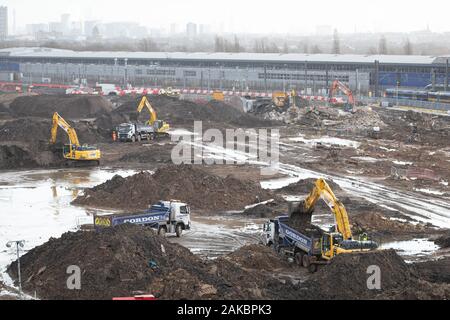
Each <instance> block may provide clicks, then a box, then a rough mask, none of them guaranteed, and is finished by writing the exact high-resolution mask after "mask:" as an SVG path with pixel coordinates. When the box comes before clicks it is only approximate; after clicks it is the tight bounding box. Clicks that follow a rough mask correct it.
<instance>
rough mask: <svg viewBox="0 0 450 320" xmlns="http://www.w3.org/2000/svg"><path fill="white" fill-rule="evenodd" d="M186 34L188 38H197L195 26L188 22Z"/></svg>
mask: <svg viewBox="0 0 450 320" xmlns="http://www.w3.org/2000/svg"><path fill="white" fill-rule="evenodd" d="M186 34H187V36H188V37H189V38H195V37H196V36H197V24H195V23H192V22H189V23H188V24H187V25H186Z"/></svg>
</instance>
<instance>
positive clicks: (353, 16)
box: [0, 0, 450, 33]
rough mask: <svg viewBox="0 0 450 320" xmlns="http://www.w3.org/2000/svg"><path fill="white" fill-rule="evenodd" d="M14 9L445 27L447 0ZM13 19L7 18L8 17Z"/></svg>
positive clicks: (21, 8)
mask: <svg viewBox="0 0 450 320" xmlns="http://www.w3.org/2000/svg"><path fill="white" fill-rule="evenodd" d="M0 4H2V5H7V6H8V7H10V15H11V18H12V12H13V9H15V12H16V24H17V26H20V25H24V24H27V23H40V22H49V21H58V20H59V19H60V15H61V14H62V13H70V14H71V17H72V20H80V19H81V20H86V19H99V20H102V21H103V22H108V21H136V22H139V23H141V24H143V25H146V26H149V27H156V28H158V27H167V26H169V25H170V24H171V23H179V24H181V25H184V24H185V23H187V22H189V21H192V22H196V23H205V24H213V25H220V24H224V25H225V27H226V29H227V30H229V31H232V32H239V31H242V32H283V33H284V32H289V33H310V32H315V30H316V26H317V25H331V26H333V27H335V28H337V29H338V30H339V31H340V32H342V33H344V32H353V31H355V29H356V30H357V31H371V32H374V31H376V32H389V31H413V30H420V29H425V28H426V27H427V25H429V26H430V28H431V29H432V30H433V31H437V32H442V31H450V22H449V19H448V12H449V9H450V1H446V0H427V1H423V0H376V1H373V0H371V1H368V0H311V1H308V2H306V1H300V0H277V1H273V0H259V1H257V0H250V1H249V0H247V1H245V0H224V1H217V0H209V1H208V0H189V1H187V0H166V1H148V0H127V1H122V0H121V1H116V0H76V1H61V0H39V1H31V0H3V1H0ZM11 20H12V19H11Z"/></svg>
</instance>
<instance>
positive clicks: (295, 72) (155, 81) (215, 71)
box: [0, 48, 450, 96]
mask: <svg viewBox="0 0 450 320" xmlns="http://www.w3.org/2000/svg"><path fill="white" fill-rule="evenodd" d="M449 59H450V56H447V57H445V56H442V57H434V56H401V55H334V54H269V53H162V52H76V51H70V50H59V49H48V48H9V49H2V50H0V80H2V81H7V80H11V81H21V82H23V83H58V84H69V85H72V84H82V83H84V84H90V85H92V84H95V83H114V84H117V85H121V86H125V85H127V84H130V85H132V86H135V87H138V86H147V87H149V86H150V87H152V86H154V87H169V86H171V87H178V88H202V89H210V90H212V89H222V90H236V91H246V90H257V91H266V92H269V91H274V90H290V89H296V90H299V91H303V92H304V93H307V94H324V93H326V90H327V88H329V87H330V85H331V83H332V81H333V80H336V79H338V80H340V81H342V82H344V83H346V84H347V85H349V87H350V88H351V89H352V90H354V91H355V92H358V93H360V94H370V95H375V96H377V95H380V94H381V92H382V90H384V89H386V88H392V87H401V88H424V87H426V86H431V87H440V88H443V89H442V90H446V91H448V84H449V83H448V82H449V81H448V78H449V67H448V64H449Z"/></svg>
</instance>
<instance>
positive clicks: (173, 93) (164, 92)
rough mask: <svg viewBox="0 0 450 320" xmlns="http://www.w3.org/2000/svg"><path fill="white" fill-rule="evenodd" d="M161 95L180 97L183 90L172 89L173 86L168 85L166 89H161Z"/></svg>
mask: <svg viewBox="0 0 450 320" xmlns="http://www.w3.org/2000/svg"><path fill="white" fill-rule="evenodd" d="M159 95H161V96H167V97H171V98H176V99H179V98H180V96H181V92H180V90H176V89H172V88H171V87H168V88H166V89H160V90H159Z"/></svg>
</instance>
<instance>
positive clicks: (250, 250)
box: [219, 244, 292, 271]
mask: <svg viewBox="0 0 450 320" xmlns="http://www.w3.org/2000/svg"><path fill="white" fill-rule="evenodd" d="M219 259H220V260H222V259H224V260H228V261H231V262H234V263H236V264H237V265H238V266H239V267H242V268H245V269H255V270H266V271H274V270H275V269H281V268H290V267H292V265H291V264H289V263H288V262H287V261H285V260H282V259H280V257H279V256H278V255H277V254H276V253H275V251H274V250H273V249H271V248H269V247H266V246H264V245H257V244H253V245H248V246H245V247H241V248H240V249H238V250H236V251H234V252H232V253H230V254H228V255H226V256H224V257H221V258H219Z"/></svg>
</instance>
